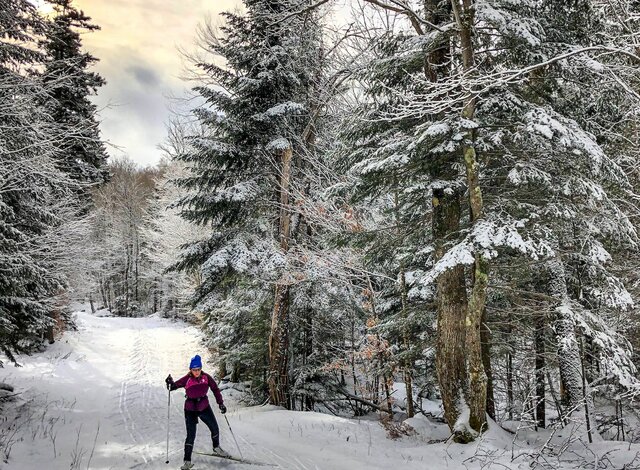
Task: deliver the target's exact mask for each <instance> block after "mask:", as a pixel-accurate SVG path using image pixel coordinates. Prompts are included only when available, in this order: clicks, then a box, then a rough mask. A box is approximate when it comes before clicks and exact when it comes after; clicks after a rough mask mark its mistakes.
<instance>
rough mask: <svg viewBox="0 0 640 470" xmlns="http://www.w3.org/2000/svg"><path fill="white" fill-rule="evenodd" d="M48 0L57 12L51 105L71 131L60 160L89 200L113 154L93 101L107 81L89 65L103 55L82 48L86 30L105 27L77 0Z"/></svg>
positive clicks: (51, 32) (49, 35) (49, 72)
mask: <svg viewBox="0 0 640 470" xmlns="http://www.w3.org/2000/svg"><path fill="white" fill-rule="evenodd" d="M47 3H48V4H50V5H51V6H52V7H53V10H54V13H53V16H52V18H51V19H49V20H48V21H47V23H46V29H45V39H44V41H43V48H44V51H45V52H46V54H47V60H46V67H45V71H44V81H45V83H46V84H47V86H48V88H49V96H48V99H47V102H46V106H47V109H48V111H49V113H51V116H52V118H53V119H54V120H55V121H56V122H57V123H58V124H59V125H60V126H61V127H62V129H63V130H64V132H65V133H66V138H65V140H64V142H61V143H60V144H59V149H60V153H59V155H58V158H57V164H58V168H60V169H61V170H62V171H64V172H65V173H67V174H68V175H69V176H71V177H72V178H73V179H74V180H75V181H77V182H78V183H79V188H81V189H80V191H81V193H82V194H83V195H84V196H83V199H84V202H85V203H87V204H88V203H89V201H90V200H89V194H88V186H89V185H91V184H95V183H99V182H102V181H105V179H106V178H107V171H106V162H107V153H106V150H105V146H104V143H103V142H102V141H101V139H100V130H99V128H98V122H97V120H96V106H95V105H94V104H93V103H91V101H90V100H89V97H90V96H92V95H94V94H95V93H96V92H97V90H98V88H100V87H101V86H103V85H104V84H105V81H104V79H103V78H102V77H101V76H100V75H98V74H97V73H96V72H92V71H90V70H89V69H90V67H91V66H93V65H94V64H95V63H96V62H97V60H98V59H96V58H95V57H94V56H93V55H91V54H90V53H88V52H84V51H83V50H82V38H81V34H82V33H83V32H92V31H96V30H98V29H100V28H99V26H97V25H95V24H92V23H91V18H90V17H88V16H87V15H85V13H84V12H83V11H82V10H78V9H77V8H76V7H75V6H74V5H73V0H47Z"/></svg>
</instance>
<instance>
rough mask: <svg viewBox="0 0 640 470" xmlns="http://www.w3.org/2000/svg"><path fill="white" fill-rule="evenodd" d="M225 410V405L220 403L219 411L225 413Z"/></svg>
mask: <svg viewBox="0 0 640 470" xmlns="http://www.w3.org/2000/svg"><path fill="white" fill-rule="evenodd" d="M226 412H227V407H226V406H224V404H222V405H220V413H222V414H225V413H226Z"/></svg>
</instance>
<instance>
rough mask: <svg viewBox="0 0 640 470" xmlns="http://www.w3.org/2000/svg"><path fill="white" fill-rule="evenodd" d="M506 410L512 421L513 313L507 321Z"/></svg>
mask: <svg viewBox="0 0 640 470" xmlns="http://www.w3.org/2000/svg"><path fill="white" fill-rule="evenodd" d="M507 338H508V340H507V341H508V348H507V374H506V375H507V412H508V415H509V421H513V352H514V351H515V349H516V347H515V344H513V339H514V337H513V315H511V314H509V320H508V323H507Z"/></svg>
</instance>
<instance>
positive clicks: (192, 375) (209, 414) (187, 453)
mask: <svg viewBox="0 0 640 470" xmlns="http://www.w3.org/2000/svg"><path fill="white" fill-rule="evenodd" d="M165 382H166V384H167V389H168V390H169V391H173V390H176V389H178V388H182V387H184V389H185V392H186V400H185V402H184V420H185V423H186V425H187V439H186V440H185V441H184V464H183V465H182V467H180V468H181V470H189V469H190V468H193V464H192V463H191V453H192V452H193V443H194V441H195V439H196V426H197V424H198V418H200V419H201V420H202V422H203V423H204V424H206V425H207V427H208V428H209V431H211V440H212V443H213V453H214V454H215V455H217V456H219V457H225V458H229V457H231V456H230V455H229V453H227V452H225V451H224V450H223V449H222V448H221V447H220V432H219V429H218V423H217V422H216V418H215V416H214V415H213V410H212V409H211V406H210V405H209V399H208V398H207V392H208V391H209V389H211V391H212V392H213V394H214V395H215V397H216V402H217V403H218V406H219V407H220V413H222V414H225V413H226V412H227V407H226V406H224V402H223V400H222V394H221V393H220V389H219V388H218V384H216V381H215V380H213V377H211V376H210V375H209V374H207V373H206V372H202V359H201V358H200V356H198V355H196V356H194V357H193V358H192V359H191V363H190V364H189V373H188V374H187V375H185V376H184V377H182V378H181V379H178V380H176V381H175V382H174V381H173V378H172V377H171V374H169V376H168V377H167V378H166V379H165Z"/></svg>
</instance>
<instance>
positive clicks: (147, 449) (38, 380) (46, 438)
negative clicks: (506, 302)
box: [0, 312, 640, 470]
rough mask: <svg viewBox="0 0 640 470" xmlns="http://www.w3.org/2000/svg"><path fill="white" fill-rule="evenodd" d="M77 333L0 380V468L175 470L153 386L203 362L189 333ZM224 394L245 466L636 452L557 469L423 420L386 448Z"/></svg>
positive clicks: (349, 424)
mask: <svg viewBox="0 0 640 470" xmlns="http://www.w3.org/2000/svg"><path fill="white" fill-rule="evenodd" d="M77 324H78V331H77V332H69V333H67V334H66V335H65V336H64V337H63V338H62V339H61V340H59V341H58V342H57V343H55V344H54V345H52V346H51V347H50V348H48V349H47V351H46V352H44V353H41V354H36V355H33V356H31V357H25V356H21V357H19V362H20V363H21V364H22V366H23V367H20V368H15V367H13V366H12V365H7V366H6V367H5V368H4V369H0V380H1V381H4V382H8V383H12V384H14V385H15V386H16V392H18V393H19V394H20V395H18V400H17V402H16V403H15V404H14V405H10V406H9V407H7V408H6V409H5V412H4V413H3V415H2V419H1V420H0V457H2V459H3V460H6V461H5V462H4V463H0V469H15V470H22V469H24V470H31V469H33V470H36V469H46V470H56V469H65V470H67V469H133V468H135V469H167V468H178V467H179V465H180V464H181V460H182V445H183V439H184V434H185V433H184V424H183V415H182V404H183V401H182V394H181V393H180V392H179V391H178V392H174V393H173V394H172V404H171V417H170V421H171V428H170V429H171V433H170V443H169V449H170V460H171V463H170V464H169V465H166V464H165V460H166V457H165V452H166V431H167V391H166V389H165V388H164V383H163V380H164V378H165V377H166V375H167V373H169V372H171V373H172V374H173V375H174V377H178V376H180V374H181V373H182V372H184V371H185V369H186V365H187V362H188V360H189V358H190V357H191V356H193V355H194V354H195V353H198V352H200V353H202V352H203V351H202V349H201V348H200V347H199V333H198V331H197V330H196V329H195V328H193V327H191V326H187V325H185V324H182V323H175V322H170V321H168V320H163V319H159V318H155V317H150V318H115V317H98V316H93V315H90V314H87V313H84V312H79V313H78V314H77ZM206 369H207V367H206V365H205V370H206ZM223 394H224V395H225V400H226V402H227V404H228V407H229V412H228V413H227V416H228V418H229V421H230V423H231V425H232V426H233V429H234V432H235V435H236V437H237V439H238V441H239V444H240V446H241V448H242V452H243V454H244V456H245V458H248V459H251V460H252V461H259V462H264V463H268V464H271V466H272V468H282V469H301V470H311V469H314V470H315V469H323V470H325V469H327V470H333V469H344V470H360V469H363V470H364V469H387V470H388V469H399V468H402V469H409V470H411V469H421V470H428V469H463V468H466V469H476V468H478V469H479V468H502V469H504V468H514V469H518V468H522V469H524V468H531V467H532V465H531V464H532V462H533V461H534V460H535V461H536V462H537V465H535V464H534V465H533V466H537V468H584V466H585V465H592V466H591V467H590V468H623V465H625V464H627V463H629V462H631V461H632V460H633V458H634V456H635V455H636V452H638V451H639V450H640V447H638V446H636V445H631V446H629V445H628V444H625V443H612V442H601V443H598V444H595V445H592V446H591V447H590V448H589V449H587V447H586V446H585V445H584V444H583V442H584V441H583V440H582V441H581V440H575V441H574V442H573V443H572V444H571V445H570V446H569V447H568V449H569V450H568V451H567V452H566V453H565V454H563V455H566V458H565V457H560V458H558V457H556V456H554V455H553V454H552V453H550V452H544V453H540V452H539V450H540V448H541V446H542V445H543V444H544V443H545V441H546V440H547V439H548V438H549V437H550V436H551V434H550V433H549V432H545V433H535V434H534V433H532V432H529V433H526V432H519V433H518V438H517V439H514V434H512V433H510V432H508V431H505V430H503V429H501V428H499V427H498V426H495V425H494V426H492V427H491V429H490V431H489V432H487V433H486V434H485V435H484V437H483V439H482V440H481V441H480V442H479V443H477V444H473V445H467V446H463V445H457V444H452V443H447V442H442V441H443V439H444V438H446V437H447V436H448V431H447V428H446V426H444V425H442V424H439V423H434V422H431V421H429V420H427V419H426V418H424V417H422V418H414V419H412V420H410V423H411V424H412V426H413V427H414V428H415V430H416V432H415V433H413V434H411V435H408V436H403V437H401V438H399V439H390V438H389V437H388V435H387V430H385V428H383V427H382V426H381V424H380V423H379V422H378V421H376V420H373V419H362V420H356V419H344V418H339V417H335V416H331V415H326V414H321V413H303V412H290V411H286V410H282V409H276V408H273V407H250V408H246V407H242V406H240V405H238V404H237V403H236V401H235V399H234V396H233V395H234V390H232V389H227V390H224V391H223ZM16 406H17V408H16ZM218 419H219V422H220V426H221V430H222V445H223V447H225V448H226V449H227V450H228V451H230V452H231V453H233V454H237V451H236V448H235V444H234V442H233V439H232V438H231V435H230V433H229V432H228V428H227V427H226V423H225V421H224V419H223V418H222V417H221V416H220V415H218ZM563 433H564V436H563V435H562V434H563ZM207 434H208V433H207V432H206V428H205V427H204V426H203V425H202V424H200V425H199V429H198V438H197V439H196V450H197V451H208V450H209V448H208V444H209V442H210V441H209V438H208V436H207ZM577 437H579V434H577V433H576V434H573V435H572V436H569V433H568V431H567V430H563V431H561V432H558V433H557V434H556V435H554V436H553V438H552V439H551V440H550V446H551V447H559V446H560V445H561V444H562V443H566V442H568V439H569V438H571V439H575V438H577ZM7 456H8V459H6V457H7ZM596 461H597V462H598V463H596ZM194 463H195V464H196V469H199V468H202V469H204V468H221V469H228V470H233V469H248V468H258V467H255V466H252V465H246V464H242V463H237V462H231V461H227V460H220V459H216V458H212V457H206V456H201V455H194ZM594 464H595V465H594ZM638 464H640V462H638ZM604 465H606V466H604ZM627 468H637V467H633V466H629V467H627Z"/></svg>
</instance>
